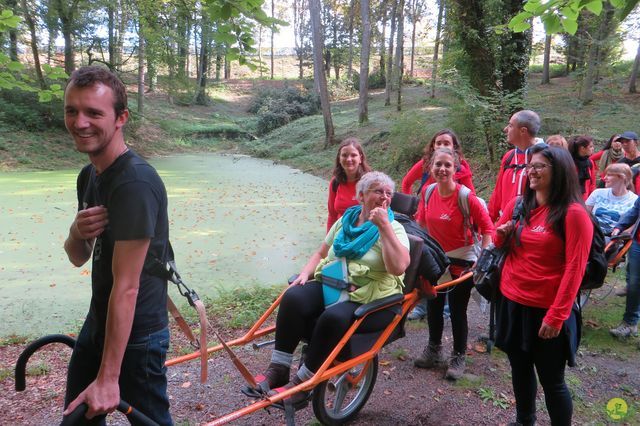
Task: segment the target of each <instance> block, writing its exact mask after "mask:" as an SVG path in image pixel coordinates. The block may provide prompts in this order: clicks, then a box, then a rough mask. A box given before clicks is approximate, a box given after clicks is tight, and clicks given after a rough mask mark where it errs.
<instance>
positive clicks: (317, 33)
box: [309, 0, 334, 147]
mask: <svg viewBox="0 0 640 426" xmlns="http://www.w3.org/2000/svg"><path fill="white" fill-rule="evenodd" d="M320 7H321V6H320V0H309V12H310V15H311V31H312V33H313V37H312V41H313V68H314V76H315V78H316V80H317V81H316V86H317V88H318V89H319V95H320V106H321V107H322V117H323V118H324V133H325V147H327V146H328V145H330V144H332V143H333V138H334V129H333V120H332V118H331V105H330V103H329V91H328V90H327V79H326V76H325V73H324V64H323V60H322V53H323V50H324V42H323V41H322V34H323V33H322V25H321V23H320V10H321V9H320Z"/></svg>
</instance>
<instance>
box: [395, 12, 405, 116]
mask: <svg viewBox="0 0 640 426" xmlns="http://www.w3.org/2000/svg"><path fill="white" fill-rule="evenodd" d="M396 13H397V14H398V16H397V20H398V41H397V43H396V44H397V46H396V66H395V68H396V69H395V76H396V84H397V88H398V98H397V104H396V108H397V110H398V111H402V75H403V72H404V0H398V10H397V12H396Z"/></svg>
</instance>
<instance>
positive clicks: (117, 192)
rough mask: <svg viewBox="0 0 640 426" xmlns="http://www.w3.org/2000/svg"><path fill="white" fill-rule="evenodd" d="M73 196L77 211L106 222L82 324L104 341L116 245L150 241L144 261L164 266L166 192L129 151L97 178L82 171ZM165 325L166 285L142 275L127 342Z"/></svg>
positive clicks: (89, 170)
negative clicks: (92, 212) (103, 212)
mask: <svg viewBox="0 0 640 426" xmlns="http://www.w3.org/2000/svg"><path fill="white" fill-rule="evenodd" d="M77 191H78V209H79V210H81V209H86V208H88V207H93V206H100V205H102V206H104V207H106V209H107V214H108V218H109V223H108V225H107V226H106V228H105V230H104V232H103V233H102V234H100V235H99V236H98V237H97V238H96V242H95V245H94V248H93V267H92V268H93V269H92V274H91V288H92V296H91V306H90V308H89V315H88V318H87V319H88V320H90V321H91V322H93V324H94V326H95V328H94V332H95V333H96V334H95V335H96V337H104V333H105V325H106V319H107V308H108V306H109V297H110V295H111V289H112V286H113V273H112V259H113V249H114V245H115V242H116V241H126V240H139V239H145V238H150V239H151V243H150V245H149V251H148V253H147V258H149V256H154V257H156V258H157V259H160V260H161V261H163V262H164V261H165V260H166V254H167V247H168V241H169V221H168V217H167V192H166V190H165V187H164V184H163V183H162V180H161V179H160V176H158V173H157V172H156V170H155V169H154V168H153V167H151V166H150V165H149V164H148V163H147V162H146V161H144V160H143V159H142V158H140V157H139V156H138V155H137V154H136V153H134V152H133V151H131V150H129V151H127V152H125V153H124V154H122V155H121V156H120V157H118V158H117V159H116V161H114V162H113V164H111V165H110V166H109V167H108V168H107V169H106V170H105V171H104V172H103V173H101V174H100V175H97V174H96V170H95V168H94V167H93V165H92V164H89V165H87V166H85V167H84V168H83V169H82V171H81V172H80V175H79V176H78V183H77ZM167 324H168V318H167V281H166V280H163V279H162V278H159V277H155V276H152V275H150V274H149V273H147V271H145V270H143V271H142V274H141V276H140V288H139V290H138V298H137V300H136V310H135V315H134V318H133V326H132V330H131V339H133V338H136V337H140V336H142V335H145V334H148V333H153V332H155V331H158V330H161V329H163V328H164V327H166V326H167Z"/></svg>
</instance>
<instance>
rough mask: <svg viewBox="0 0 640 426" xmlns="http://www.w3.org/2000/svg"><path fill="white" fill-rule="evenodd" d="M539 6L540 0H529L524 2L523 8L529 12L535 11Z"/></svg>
mask: <svg viewBox="0 0 640 426" xmlns="http://www.w3.org/2000/svg"><path fill="white" fill-rule="evenodd" d="M539 6H540V1H539V0H529V1H528V2H526V3H525V4H524V6H523V9H524V10H526V11H527V12H532V13H533V11H534V10H536V9H537V8H538V7H539Z"/></svg>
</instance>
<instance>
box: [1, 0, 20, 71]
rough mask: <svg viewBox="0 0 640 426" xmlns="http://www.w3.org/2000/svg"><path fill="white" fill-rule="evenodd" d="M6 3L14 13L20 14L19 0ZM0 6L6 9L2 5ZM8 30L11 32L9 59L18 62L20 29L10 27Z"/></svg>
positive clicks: (8, 0) (9, 0)
mask: <svg viewBox="0 0 640 426" xmlns="http://www.w3.org/2000/svg"><path fill="white" fill-rule="evenodd" d="M5 5H6V7H7V9H8V10H10V11H11V12H13V14H14V15H16V16H19V15H20V12H19V11H18V2H17V0H7V1H6V2H5ZM0 8H2V9H4V8H3V7H2V6H0ZM0 10H1V9H0ZM7 32H8V33H9V59H11V60H12V61H14V62H18V30H17V29H15V28H9V29H8V31H7Z"/></svg>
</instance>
